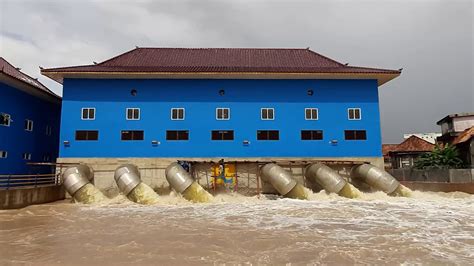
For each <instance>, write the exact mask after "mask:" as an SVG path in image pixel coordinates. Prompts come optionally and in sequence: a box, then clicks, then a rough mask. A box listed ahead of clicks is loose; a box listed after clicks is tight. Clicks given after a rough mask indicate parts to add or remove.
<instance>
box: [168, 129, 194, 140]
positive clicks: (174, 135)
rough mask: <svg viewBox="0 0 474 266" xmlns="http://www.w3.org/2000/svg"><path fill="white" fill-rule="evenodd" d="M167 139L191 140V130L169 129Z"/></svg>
mask: <svg viewBox="0 0 474 266" xmlns="http://www.w3.org/2000/svg"><path fill="white" fill-rule="evenodd" d="M166 140H189V130H167V131H166Z"/></svg>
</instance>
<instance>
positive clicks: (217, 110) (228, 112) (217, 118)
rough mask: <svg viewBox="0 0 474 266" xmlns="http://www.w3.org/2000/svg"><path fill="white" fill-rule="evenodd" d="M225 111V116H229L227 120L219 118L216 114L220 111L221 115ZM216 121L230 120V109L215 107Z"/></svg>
mask: <svg viewBox="0 0 474 266" xmlns="http://www.w3.org/2000/svg"><path fill="white" fill-rule="evenodd" d="M226 109H227V114H229V117H227V118H219V116H218V113H219V110H222V114H224V110H226ZM216 120H230V108H229V107H217V108H216Z"/></svg>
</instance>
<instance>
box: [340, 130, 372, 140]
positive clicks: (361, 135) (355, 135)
mask: <svg viewBox="0 0 474 266" xmlns="http://www.w3.org/2000/svg"><path fill="white" fill-rule="evenodd" d="M344 137H345V139H346V140H366V139H367V133H366V131H365V130H344Z"/></svg>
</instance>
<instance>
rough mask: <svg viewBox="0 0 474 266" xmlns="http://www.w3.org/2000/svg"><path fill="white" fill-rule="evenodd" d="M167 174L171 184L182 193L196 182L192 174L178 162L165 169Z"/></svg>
mask: <svg viewBox="0 0 474 266" xmlns="http://www.w3.org/2000/svg"><path fill="white" fill-rule="evenodd" d="M165 175H166V180H168V183H169V184H170V186H171V187H172V188H173V189H174V190H175V191H176V192H178V193H180V194H182V193H183V192H184V191H185V190H186V189H187V188H188V187H190V186H191V185H192V184H193V182H194V180H193V178H192V177H191V175H189V173H188V172H187V171H186V170H184V168H183V167H182V166H181V165H179V164H178V163H172V164H170V165H169V166H168V167H167V168H166V170H165Z"/></svg>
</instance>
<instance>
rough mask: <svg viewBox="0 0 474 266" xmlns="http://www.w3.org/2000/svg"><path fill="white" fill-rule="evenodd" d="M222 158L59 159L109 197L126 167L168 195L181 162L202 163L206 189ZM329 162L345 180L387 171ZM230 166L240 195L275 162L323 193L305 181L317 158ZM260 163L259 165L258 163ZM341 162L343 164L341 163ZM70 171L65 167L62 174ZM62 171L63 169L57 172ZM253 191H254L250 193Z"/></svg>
mask: <svg viewBox="0 0 474 266" xmlns="http://www.w3.org/2000/svg"><path fill="white" fill-rule="evenodd" d="M220 159H221V158H59V159H58V162H60V163H74V164H79V163H83V164H87V165H88V166H90V167H92V169H93V170H94V180H93V181H92V183H93V184H94V185H95V186H96V187H97V188H98V189H100V190H101V191H102V192H104V194H105V195H106V196H108V197H114V196H116V195H117V194H118V193H119V191H118V188H117V185H116V183H115V180H114V178H113V177H114V171H115V169H116V168H117V167H118V166H120V165H122V164H126V163H131V164H135V165H137V166H138V168H139V169H140V174H141V177H142V181H143V182H144V183H146V184H148V185H149V186H151V187H152V188H153V189H154V190H155V191H158V193H168V192H169V184H168V182H167V181H166V177H165V169H166V167H168V165H169V164H171V163H172V162H176V161H177V160H183V161H199V162H200V163H193V166H192V168H193V173H194V178H195V179H196V180H197V182H198V183H200V184H201V185H204V186H206V185H207V182H208V180H210V179H211V175H212V173H211V167H212V163H211V162H210V161H213V162H214V163H217V162H218V161H219V160H220ZM318 159H321V160H325V161H327V162H329V161H331V162H333V164H328V165H330V166H331V167H332V168H333V169H335V170H336V171H338V172H339V174H341V175H342V176H343V177H346V178H349V174H350V169H351V167H352V163H351V162H360V163H362V162H368V163H372V164H374V165H376V166H378V167H383V158H381V157H378V158H370V157H366V158H343V159H341V158H318ZM225 160H226V162H235V161H236V162H237V169H236V170H237V175H238V178H239V189H240V190H239V192H242V194H252V193H253V194H255V193H254V192H255V189H256V188H257V182H258V181H259V178H258V175H259V169H260V166H261V165H263V164H264V163H265V162H275V163H277V164H279V165H281V166H282V167H283V168H285V169H287V170H288V171H290V172H292V173H293V177H294V178H295V179H296V180H297V181H298V182H300V183H301V184H303V185H305V186H308V187H313V188H314V189H315V190H319V189H320V188H318V187H317V186H316V185H315V184H309V183H307V181H306V180H305V178H304V177H303V169H304V167H305V166H306V165H308V164H309V163H310V162H314V161H315V158H297V159H295V158H225ZM257 161H258V162H257ZM338 161H339V163H337V162H338ZM65 169H66V167H65V166H63V168H62V170H63V171H64V170H65ZM57 170H58V171H59V168H58V169H57ZM258 185H259V187H260V188H261V189H262V191H263V192H265V193H272V192H274V190H273V188H272V187H271V186H269V185H268V184H264V183H262V182H261V181H260V182H259V183H258ZM249 190H250V191H249Z"/></svg>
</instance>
